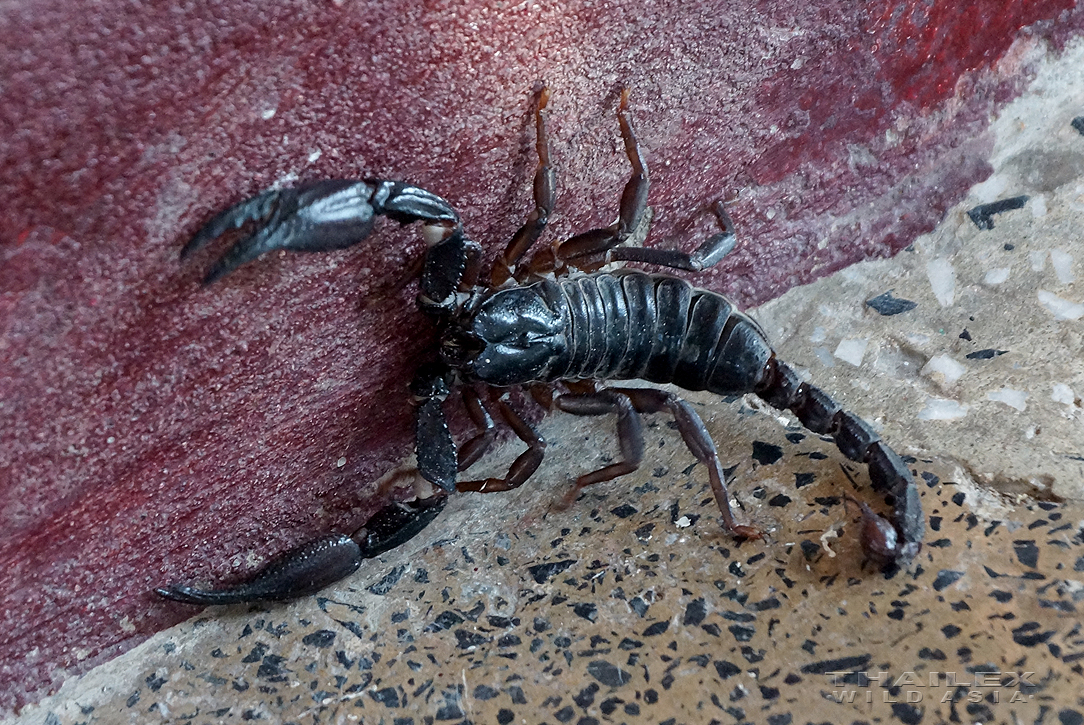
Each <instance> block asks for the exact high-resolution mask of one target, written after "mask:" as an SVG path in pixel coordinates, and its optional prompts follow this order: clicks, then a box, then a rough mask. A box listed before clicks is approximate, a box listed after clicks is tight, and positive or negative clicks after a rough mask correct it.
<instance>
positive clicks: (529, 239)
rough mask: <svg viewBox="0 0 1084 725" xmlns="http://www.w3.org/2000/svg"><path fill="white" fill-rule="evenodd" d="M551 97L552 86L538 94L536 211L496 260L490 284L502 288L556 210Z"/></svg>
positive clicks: (536, 114)
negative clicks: (549, 116)
mask: <svg viewBox="0 0 1084 725" xmlns="http://www.w3.org/2000/svg"><path fill="white" fill-rule="evenodd" d="M549 100H550V90H549V88H546V87H543V88H542V89H541V90H540V91H539V93H538V106H537V107H536V109H535V133H536V135H537V140H536V141H535V149H536V150H537V152H538V169H537V170H536V171H535V175H534V210H533V211H532V212H531V213H530V214H529V215H528V216H527V221H526V222H524V223H523V226H521V227H520V228H519V230H518V231H517V232H516V233H515V235H514V236H513V237H512V241H511V242H509V243H508V246H507V247H506V248H505V250H504V253H503V254H501V256H500V257H498V258H497V259H496V260H495V261H494V262H493V270H492V272H491V274H490V284H491V285H492V286H493V287H500V286H501V285H502V284H504V283H505V282H507V281H508V279H509V278H510V277H511V276H512V270H513V268H514V267H515V266H516V264H517V263H518V262H519V260H520V259H522V258H523V255H524V254H526V253H527V250H528V249H530V248H531V246H532V245H533V244H534V243H535V242H536V241H538V239H539V237H541V236H542V232H543V231H544V230H545V229H546V224H547V223H548V222H549V218H550V214H552V213H553V205H554V203H555V201H556V197H557V193H556V190H555V187H556V178H555V174H554V171H553V167H552V166H550V144H549V137H548V136H547V135H546V118H545V116H544V115H543V113H542V112H543V111H544V110H545V109H546V104H547V103H549Z"/></svg>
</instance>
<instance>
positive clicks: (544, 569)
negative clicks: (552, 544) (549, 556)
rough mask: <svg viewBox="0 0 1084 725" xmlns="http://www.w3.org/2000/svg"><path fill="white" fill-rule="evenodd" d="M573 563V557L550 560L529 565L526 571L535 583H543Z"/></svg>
mask: <svg viewBox="0 0 1084 725" xmlns="http://www.w3.org/2000/svg"><path fill="white" fill-rule="evenodd" d="M575 563H576V560H575V559H563V560H561V561H551V562H549V563H547V564H536V565H534V566H529V567H527V571H529V572H530V573H531V578H532V579H534V580H535V583H536V584H545V583H546V582H548V581H549V580H550V579H552V578H553V577H555V576H557V575H558V574H560V573H561V572H563V571H564V570H565V569H567V568H569V567H570V566H572V565H573V564H575Z"/></svg>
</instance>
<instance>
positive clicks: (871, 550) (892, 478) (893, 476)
mask: <svg viewBox="0 0 1084 725" xmlns="http://www.w3.org/2000/svg"><path fill="white" fill-rule="evenodd" d="M756 393H757V395H759V396H760V397H761V398H763V399H764V400H766V401H767V402H768V403H769V404H770V405H772V406H774V407H776V408H779V409H780V410H790V411H791V412H793V413H794V414H795V415H796V416H798V420H799V421H801V423H802V425H804V426H805V427H806V428H808V429H809V430H811V431H813V432H814V433H817V434H819V435H825V434H828V435H831V436H832V438H833V439H834V440H835V442H836V447H837V448H839V450H840V451H842V453H843V455H845V456H847V458H849V459H851V460H852V461H857V462H859V463H865V464H867V465H868V466H869V477H870V481H871V482H872V483H873V487H874V488H875V489H877V490H887V491H889V492H890V493H891V494H892V496H893V498H895V511H894V516H893V519H894V520H893V522H892V523H889V522H888V521H886V520H884V519H883V518H882V517H880V516H877V515H876V514H873V513H872V512H871V511H869V509H868V508H863V509H862V513H863V519H864V522H863V528H862V546H863V549H864V551H865V552H866V555H867V556H869V557H870V558H871V559H875V560H877V561H878V562H880V563H882V564H892V563H894V564H898V565H900V566H905V565H906V564H908V563H909V562H910V561H911V560H912V559H914V558H915V556H916V555H917V554H918V552H919V550H920V549H921V548H922V539H923V537H924V536H925V531H926V519H925V516H924V515H923V513H922V501H921V499H920V497H919V492H918V488H917V487H916V486H915V481H914V478H913V477H912V476H911V471H910V470H909V469H908V468H907V465H906V464H905V463H904V462H903V460H902V459H901V458H900V457H899V455H897V454H896V452H895V451H893V450H892V449H891V448H889V447H888V444H886V443H885V442H884V441H882V440H881V437H880V436H879V435H877V433H876V432H874V431H873V429H872V428H870V427H869V424H868V423H866V422H865V421H863V420H862V419H861V418H859V417H858V416H857V415H855V414H854V413H851V412H850V411H847V410H843V408H842V406H841V405H840V404H839V403H837V402H836V401H835V400H833V399H832V398H831V397H830V396H829V395H828V394H827V393H825V392H824V391H823V390H821V389H820V388H817V387H814V386H812V385H810V384H808V383H803V382H802V381H801V379H800V378H799V377H798V374H797V373H795V372H794V370H793V369H791V367H790V366H789V365H787V364H786V363H783V362H781V361H779V360H777V359H776V358H775V357H774V356H773V357H772V358H770V359H769V360H768V363H767V365H766V367H765V374H764V378H763V382H762V383H761V385H760V386H759V388H758V389H757V391H756ZM871 517H872V518H871ZM893 524H894V525H893Z"/></svg>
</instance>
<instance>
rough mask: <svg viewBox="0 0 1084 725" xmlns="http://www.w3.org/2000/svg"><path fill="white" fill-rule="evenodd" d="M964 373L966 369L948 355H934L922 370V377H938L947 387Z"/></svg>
mask: <svg viewBox="0 0 1084 725" xmlns="http://www.w3.org/2000/svg"><path fill="white" fill-rule="evenodd" d="M965 372H967V368H965V367H964V366H963V365H961V364H960V363H958V362H956V361H955V360H953V359H952V358H951V357H949V356H948V355H934V356H933V357H931V358H930V360H929V362H927V363H926V365H925V366H923V368H922V374H923V375H925V376H927V377H931V378H932V377H934V376H935V375H940V376H941V379H942V380H944V382H945V383H946V384H947V385H952V384H953V383H955V382H956V381H957V380H959V379H960V376H961V375H963V374H964V373H965Z"/></svg>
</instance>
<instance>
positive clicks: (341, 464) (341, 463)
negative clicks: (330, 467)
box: [335, 456, 346, 468]
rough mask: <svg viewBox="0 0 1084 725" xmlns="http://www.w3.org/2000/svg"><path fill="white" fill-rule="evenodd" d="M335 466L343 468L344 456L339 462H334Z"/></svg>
mask: <svg viewBox="0 0 1084 725" xmlns="http://www.w3.org/2000/svg"><path fill="white" fill-rule="evenodd" d="M335 465H336V466H338V467H339V468H342V467H343V466H345V465H346V456H342V457H340V458H339V460H337V461H335Z"/></svg>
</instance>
